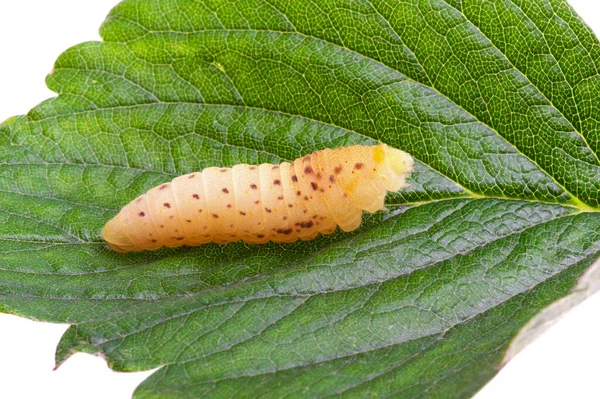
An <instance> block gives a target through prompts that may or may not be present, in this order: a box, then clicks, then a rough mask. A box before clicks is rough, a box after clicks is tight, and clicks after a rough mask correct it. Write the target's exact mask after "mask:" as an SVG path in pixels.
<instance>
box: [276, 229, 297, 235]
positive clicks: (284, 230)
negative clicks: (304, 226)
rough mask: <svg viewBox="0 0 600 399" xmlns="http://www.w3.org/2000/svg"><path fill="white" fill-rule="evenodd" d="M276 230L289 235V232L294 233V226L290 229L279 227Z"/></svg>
mask: <svg viewBox="0 0 600 399" xmlns="http://www.w3.org/2000/svg"><path fill="white" fill-rule="evenodd" d="M275 231H277V232H278V233H279V234H285V235H288V234H292V231H293V229H292V228H289V229H277V230H275Z"/></svg>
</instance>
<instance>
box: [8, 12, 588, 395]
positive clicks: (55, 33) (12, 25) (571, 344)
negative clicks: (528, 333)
mask: <svg viewBox="0 0 600 399" xmlns="http://www.w3.org/2000/svg"><path fill="white" fill-rule="evenodd" d="M482 1H483V0H482ZM116 2H117V0H94V1H82V0H52V1H47V0H19V1H7V0H2V1H0V122H1V121H4V120H5V119H7V118H8V117H10V116H13V115H18V114H24V113H26V112H27V111H29V109H31V108H32V107H34V106H35V105H36V104H38V103H39V102H41V101H42V100H44V99H46V98H48V97H51V96H53V95H54V93H52V92H50V91H49V90H48V89H47V88H46V86H45V84H44V78H45V76H46V74H47V73H48V72H50V70H51V69H52V65H53V63H54V61H55V60H56V58H57V56H58V55H59V54H60V53H61V52H63V51H64V50H66V49H67V48H68V47H70V46H73V45H75V44H77V43H80V42H83V41H88V40H99V39H100V37H99V36H98V33H97V32H98V28H99V26H100V24H101V23H102V21H103V20H104V17H105V16H106V14H107V13H108V11H110V9H111V8H112V6H114V5H115V4H116ZM571 4H572V5H573V6H574V7H575V9H576V10H577V11H578V12H579V14H580V15H581V16H583V18H584V19H585V20H586V22H587V23H588V24H589V25H590V26H591V27H592V28H593V29H594V31H595V32H597V33H599V34H600V4H598V2H597V1H593V0H571ZM599 315H600V295H598V294H597V295H595V296H593V297H592V298H590V299H588V300H587V301H586V302H584V303H583V304H582V305H580V306H579V307H577V308H576V309H575V310H573V311H571V312H570V313H569V314H567V315H566V316H565V318H564V319H562V320H561V321H560V322H559V323H558V324H557V325H555V326H554V327H553V328H552V329H551V330H550V331H548V332H547V333H546V334H545V335H543V336H542V337H541V338H540V339H538V340H537V341H536V342H535V343H534V344H532V345H530V346H529V347H527V348H526V349H525V350H524V351H523V352H521V353H520V354H519V355H518V356H517V357H516V358H515V359H513V360H512V361H511V362H510V363H509V364H508V365H507V366H505V367H504V368H503V369H502V370H501V371H500V373H499V374H498V376H497V377H496V378H495V379H494V380H493V381H492V382H490V383H489V384H488V385H487V386H486V387H485V388H483V390H482V391H481V392H480V393H479V394H478V395H477V396H476V399H500V398H502V399H504V398H549V399H554V398H556V399H558V398H560V399H562V398H568V397H571V398H599V397H600V392H599V391H600V388H599V384H598V378H600V376H599V372H600V367H599V366H600V363H599V361H598V359H600V341H599V338H600V318H599ZM66 328H67V326H66V325H56V324H47V323H38V322H33V321H29V320H25V319H21V318H18V317H15V316H10V315H2V314H0V398H7V399H8V398H11V399H12V398H26V399H30V398H42V397H43V398H49V399H54V398H61V399H71V398H73V399H75V398H77V399H80V398H84V397H85V398H87V399H95V398H102V399H104V398H112V399H120V398H123V399H126V398H127V399H128V398H130V397H131V394H132V392H133V390H134V389H135V387H136V386H137V385H138V384H139V383H140V382H141V381H143V380H144V379H145V378H146V377H147V376H148V375H149V374H150V372H144V373H131V374H125V373H115V372H113V371H111V370H109V369H108V367H107V366H106V363H105V362H104V360H102V359H101V358H99V357H94V356H91V355H85V354H76V355H75V356H73V357H72V358H71V359H69V360H68V361H67V362H66V363H65V364H64V365H63V366H61V368H59V369H58V370H57V371H53V367H54V350H55V348H56V345H57V343H58V341H59V339H60V337H61V335H62V334H63V332H64V331H65V330H66Z"/></svg>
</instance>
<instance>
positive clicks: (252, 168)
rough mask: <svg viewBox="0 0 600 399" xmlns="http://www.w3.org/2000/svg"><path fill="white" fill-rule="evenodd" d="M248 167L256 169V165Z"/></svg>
mask: <svg viewBox="0 0 600 399" xmlns="http://www.w3.org/2000/svg"><path fill="white" fill-rule="evenodd" d="M248 169H250V170H255V169H256V166H250V167H249V168H248Z"/></svg>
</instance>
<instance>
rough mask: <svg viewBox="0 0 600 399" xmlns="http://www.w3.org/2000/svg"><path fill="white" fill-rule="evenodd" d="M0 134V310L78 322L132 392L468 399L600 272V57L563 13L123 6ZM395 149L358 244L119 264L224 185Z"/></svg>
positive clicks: (83, 336) (446, 6) (549, 2)
mask: <svg viewBox="0 0 600 399" xmlns="http://www.w3.org/2000/svg"><path fill="white" fill-rule="evenodd" d="M101 34H102V37H103V39H104V41H103V42H101V43H97V42H90V43H83V44H80V45H78V46H75V47H73V48H71V49H70V50H68V51H66V52H65V53H64V54H62V55H61V56H60V58H59V59H58V61H57V63H56V66H55V68H54V71H53V72H52V73H51V74H50V75H49V76H48V79H47V84H48V86H49V87H50V88H51V89H52V90H54V91H55V92H56V93H58V97H56V98H52V99H49V100H47V101H46V102H44V103H42V104H40V105H39V106H37V107H36V108H34V109H33V110H31V111H30V112H29V114H28V115H27V116H21V117H17V118H13V119H10V120H8V121H6V122H5V123H4V124H2V125H0V221H1V223H0V310H1V311H4V312H10V313H15V314H18V315H22V316H25V317H30V318H34V319H38V320H44V321H50V322H60V323H70V324H71V325H72V326H71V327H70V328H69V330H68V331H67V333H66V334H65V336H64V337H63V339H62V341H61V342H60V344H59V346H58V351H57V363H58V364H60V363H62V362H64V361H65V360H66V359H67V358H68V357H69V356H70V355H71V354H73V353H75V352H77V351H83V352H88V353H94V354H101V355H102V356H104V357H105V358H106V359H107V361H108V363H109V364H110V366H111V367H112V368H114V369H116V370H124V371H133V370H146V369H151V368H156V367H160V369H159V370H158V371H157V372H156V373H155V374H153V375H152V376H151V377H150V378H149V379H148V380H146V381H145V382H144V383H143V384H142V385H141V386H140V387H139V388H138V390H137V391H136V394H135V396H136V398H188V397H189V398H196V397H206V396H209V397H282V396H287V397H299V396H305V397H325V396H334V395H336V396H349V397H363V396H367V395H373V396H375V395H378V396H395V397H417V396H419V397H456V398H461V397H470V396H471V395H472V394H473V393H474V392H476V391H477V390H478V389H479V388H480V387H481V386H482V385H483V384H485V383H486V382H487V381H488V380H489V379H490V378H491V377H492V376H493V375H494V374H495V373H496V371H497V367H498V365H499V364H500V363H501V361H502V358H503V355H504V353H505V351H506V349H507V347H508V345H509V343H510V342H511V340H512V339H513V338H514V337H515V336H516V334H517V333H518V332H519V330H520V329H521V328H522V327H523V326H524V325H526V324H527V323H528V322H529V321H530V320H531V319H532V318H534V317H535V316H536V314H538V313H539V312H540V311H541V310H542V309H544V308H545V307H547V306H548V305H550V304H551V303H553V302H555V301H556V300H558V299H560V298H563V297H565V296H567V295H569V293H570V292H571V291H572V289H573V287H574V286H575V285H576V283H577V280H578V279H579V278H580V276H582V274H583V273H584V272H585V270H586V269H587V268H588V267H589V266H590V264H591V263H592V262H593V261H594V260H595V259H596V258H598V257H599V256H600V212H598V210H599V208H600V194H599V193H600V161H599V158H598V155H599V153H600V109H599V104H600V101H599V100H600V95H598V93H600V77H599V75H598V65H599V64H600V42H598V40H597V39H596V37H595V36H594V35H593V34H592V33H591V31H590V29H589V28H588V27H586V26H585V25H584V23H583V22H582V21H581V19H580V18H579V17H578V16H577V15H576V14H575V13H574V11H573V10H572V9H571V8H570V7H569V6H568V5H567V3H566V2H565V1H564V0H512V1H505V2H490V1H483V0H462V1H459V0H446V1H442V0H426V1H423V0H421V1H416V0H415V1H404V2H398V1H392V0H371V1H367V0H323V1H318V2H317V1H314V0H294V1H289V0H288V1H284V0H240V1H236V2H231V1H224V0H204V1H197V0H157V1H143V0H126V1H123V2H122V3H120V4H119V5H118V6H117V7H116V8H115V9H114V10H113V11H112V12H111V14H110V15H109V17H108V18H107V20H106V22H105V23H104V25H103V26H102V29H101ZM375 142H384V143H387V144H389V145H391V146H393V147H396V148H401V149H403V150H406V151H408V152H410V153H411V154H412V155H413V156H414V157H415V159H416V160H417V165H416V170H415V173H414V174H413V176H412V178H411V181H410V183H411V187H410V189H408V190H405V191H403V192H400V193H397V194H393V195H390V196H389V197H388V199H387V206H388V209H389V210H388V211H387V212H385V213H384V212H382V213H378V214H375V215H370V216H365V220H364V222H363V225H362V226H361V228H360V229H359V230H357V231H355V232H352V233H341V232H337V233H335V234H333V235H331V236H327V237H324V236H322V237H319V238H317V239H316V240H314V241H309V242H296V243H293V244H287V245H275V244H267V245H262V246H248V245H245V244H243V243H235V244H230V245H226V246H219V245H205V246H201V247H195V248H179V249H176V250H169V249H164V250H160V251H157V252H152V253H141V254H127V255H120V254H116V253H114V252H111V251H109V250H108V249H107V248H106V246H105V245H104V243H103V242H102V239H101V237H100V231H101V229H102V227H103V225H104V224H105V223H106V221H108V220H109V219H110V218H111V217H112V216H114V215H115V214H116V213H117V212H118V210H119V209H120V208H121V207H122V206H123V205H125V204H126V203H128V202H129V201H131V200H132V199H133V198H135V197H136V196H137V195H139V194H140V193H142V192H144V191H146V190H148V189H150V188H151V187H153V186H155V185H157V184H160V183H162V182H165V181H168V180H170V179H172V178H173V177H175V176H177V175H179V174H184V173H189V172H192V171H197V170H201V169H202V168H204V167H207V166H219V165H223V166H231V165H234V164H237V163H254V164H256V163H261V162H272V163H275V162H279V161H282V160H292V159H295V158H296V157H299V156H302V155H304V154H306V153H310V152H312V151H314V150H317V149H322V148H326V147H337V146H345V145H350V144H354V143H364V144H369V143H375Z"/></svg>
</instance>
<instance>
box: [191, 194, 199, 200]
mask: <svg viewBox="0 0 600 399" xmlns="http://www.w3.org/2000/svg"><path fill="white" fill-rule="evenodd" d="M192 197H193V198H195V199H197V200H199V199H200V196H199V195H198V194H194V195H192Z"/></svg>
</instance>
